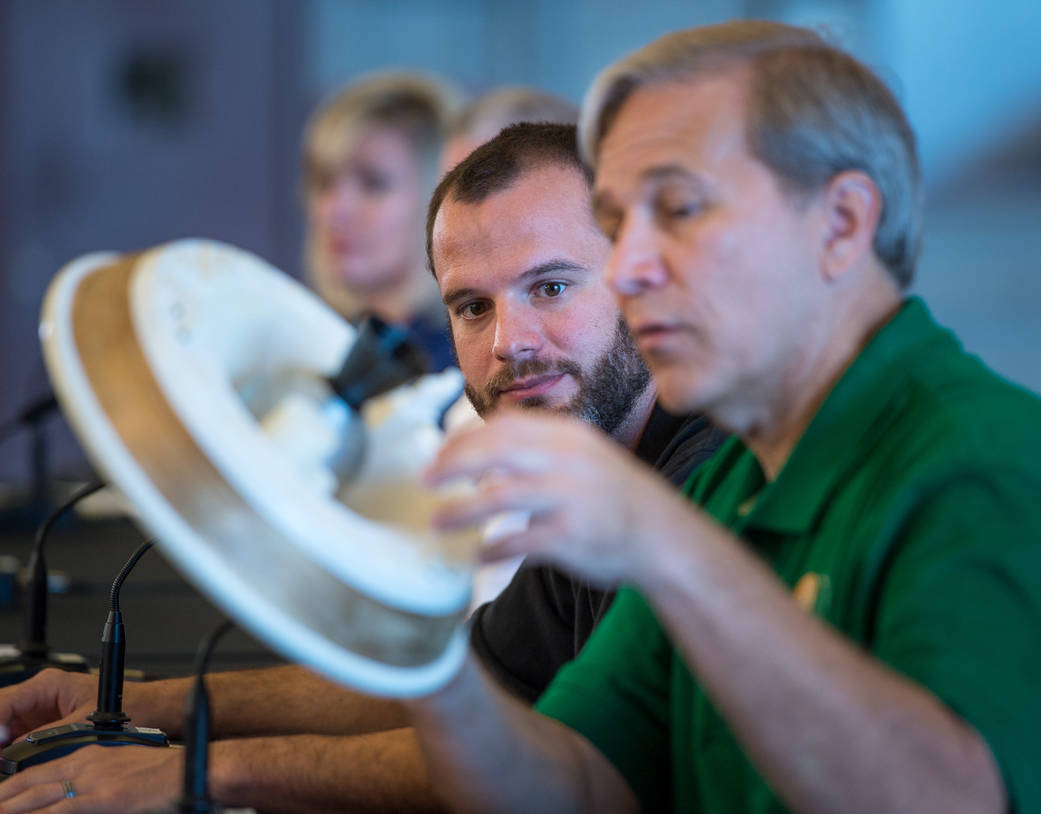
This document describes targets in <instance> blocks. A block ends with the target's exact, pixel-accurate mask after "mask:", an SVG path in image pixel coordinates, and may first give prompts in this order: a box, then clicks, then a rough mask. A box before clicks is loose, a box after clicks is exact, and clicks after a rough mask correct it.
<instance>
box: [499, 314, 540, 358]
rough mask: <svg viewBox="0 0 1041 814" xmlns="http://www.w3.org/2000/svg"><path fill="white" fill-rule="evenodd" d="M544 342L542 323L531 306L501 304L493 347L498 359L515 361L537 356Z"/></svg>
mask: <svg viewBox="0 0 1041 814" xmlns="http://www.w3.org/2000/svg"><path fill="white" fill-rule="evenodd" d="M542 343H543V337H542V330H541V325H540V323H539V319H538V316H537V315H536V314H535V313H533V310H532V309H531V308H527V307H524V306H522V305H519V304H513V303H505V304H500V305H499V307H498V309H497V311H496V319H495V344H494V346H493V348H492V352H493V353H494V354H495V357H496V358H497V359H499V360H501V361H514V360H521V359H526V358H530V357H534V356H537V355H538V352H539V351H540V350H541V348H542Z"/></svg>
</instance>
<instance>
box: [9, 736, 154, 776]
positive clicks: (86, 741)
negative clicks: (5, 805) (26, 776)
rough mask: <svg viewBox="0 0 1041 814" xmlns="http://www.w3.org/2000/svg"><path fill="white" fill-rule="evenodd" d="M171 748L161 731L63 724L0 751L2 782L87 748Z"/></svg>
mask: <svg viewBox="0 0 1041 814" xmlns="http://www.w3.org/2000/svg"><path fill="white" fill-rule="evenodd" d="M93 744H98V745H100V746H164V747H165V746H169V745H170V741H169V740H167V737H166V734H165V733H164V732H163V731H162V730H159V729H152V728H150V727H144V726H128V727H127V728H126V729H115V730H111V729H108V730H106V729H95V728H94V727H93V726H91V725H90V724H63V725H62V726H55V727H52V728H51V729H40V730H37V731H36V732H31V733H30V734H29V735H28V736H27V737H26V739H25V740H24V741H19V742H18V743H13V744H11V745H10V746H8V747H7V748H6V749H4V750H3V751H2V752H0V780H2V779H4V778H5V777H9V776H10V775H12V774H15V773H16V772H20V771H22V770H23V769H27V768H29V767H30V766H35V765H37V764H39V763H46V762H47V761H48V760H55V759H56V758H59V757H62V756H64V755H67V754H69V753H70V752H75V751H76V750H77V749H81V748H83V747H84V746H91V745H93Z"/></svg>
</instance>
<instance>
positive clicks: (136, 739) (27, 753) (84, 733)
mask: <svg viewBox="0 0 1041 814" xmlns="http://www.w3.org/2000/svg"><path fill="white" fill-rule="evenodd" d="M152 545H153V543H152V541H151V540H149V541H148V542H146V543H143V544H142V545H141V546H139V547H138V549H137V550H136V551H135V552H134V554H133V555H132V556H131V557H130V559H129V560H128V561H127V563H126V565H124V566H123V568H122V570H121V571H120V572H119V576H117V577H116V579H115V581H114V582H113V583H112V591H111V594H110V600H111V609H110V610H109V614H108V619H107V620H106V621H105V628H104V630H103V631H102V634H101V666H100V669H99V671H98V705H97V708H96V709H95V710H94V711H93V712H92V713H91V714H90V715H88V716H87V720H88V721H89V722H90V723H74V724H63V725H62V726H55V727H51V728H50V729H41V730H38V731H36V732H30V733H29V735H27V736H26V738H25V740H24V741H20V742H19V743H14V744H11V745H10V746H8V747H7V748H6V749H4V750H3V751H2V752H0V779H2V778H3V777H5V776H8V775H12V774H14V773H15V772H19V771H21V770H22V769H26V768H28V767H30V766H35V765H36V764H38V763H46V762H47V761H49V760H54V759H55V758H59V757H61V756H63V755H67V754H69V753H70V752H74V751H76V750H77V749H80V748H82V747H84V746H90V745H92V744H99V745H101V746H169V745H170V743H169V741H168V740H167V737H166V734H165V733H164V732H162V731H161V730H159V729H153V728H151V727H137V726H128V723H129V722H130V718H129V716H127V715H126V713H125V712H123V674H124V657H125V653H126V636H125V630H124V627H123V616H122V614H121V613H120V610H119V590H120V588H121V587H122V585H123V580H125V579H126V577H127V575H128V574H129V573H130V571H131V570H132V569H133V567H134V566H135V565H136V564H137V561H138V560H140V559H141V557H142V556H143V555H144V553H145V552H146V551H148V549H150V548H151V547H152Z"/></svg>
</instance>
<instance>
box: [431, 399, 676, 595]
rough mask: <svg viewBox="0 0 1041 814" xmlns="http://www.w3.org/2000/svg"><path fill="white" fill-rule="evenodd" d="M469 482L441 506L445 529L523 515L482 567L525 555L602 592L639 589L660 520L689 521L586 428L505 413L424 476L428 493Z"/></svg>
mask: <svg viewBox="0 0 1041 814" xmlns="http://www.w3.org/2000/svg"><path fill="white" fill-rule="evenodd" d="M458 477H469V478H474V479H476V480H477V481H478V483H477V487H476V489H475V490H474V491H473V492H471V493H470V494H468V495H466V496H465V497H460V498H456V499H453V500H450V501H446V502H445V503H444V504H443V505H442V507H441V509H440V511H439V512H438V513H437V516H436V518H435V522H436V523H437V524H438V525H439V526H440V527H442V528H443V529H446V530H450V529H459V528H463V527H465V526H469V525H474V524H478V523H482V522H484V521H485V520H488V519H489V518H491V517H493V516H495V515H497V514H499V513H501V512H505V511H510V510H522V511H528V512H530V513H531V521H530V523H529V525H528V527H527V529H525V530H523V531H519V532H517V533H514V534H508V535H506V536H504V537H501V538H498V539H497V540H496V542H495V543H494V544H492V545H489V546H487V547H486V548H485V549H484V550H483V551H482V557H483V558H484V559H501V558H504V557H509V556H513V555H516V554H529V555H534V556H536V557H539V558H540V559H546V560H551V561H553V562H555V563H557V564H559V565H562V566H564V567H565V568H566V569H568V570H570V571H573V572H576V573H579V574H581V575H582V576H584V577H586V578H587V579H589V580H591V581H594V582H599V583H601V584H612V583H617V582H619V581H622V580H626V581H631V582H639V581H640V577H641V576H642V570H643V569H645V568H647V567H648V566H651V565H653V563H654V559H655V558H653V557H648V556H647V551H646V547H647V546H649V545H654V544H655V543H656V542H657V539H658V538H657V535H655V534H654V529H653V528H652V526H653V525H654V524H655V522H656V521H657V519H659V518H663V517H665V516H675V515H676V514H680V515H683V516H685V517H687V518H688V519H689V520H691V521H695V522H696V518H695V517H694V512H693V511H692V510H691V509H690V507H689V506H688V505H687V504H686V502H685V501H683V500H682V498H681V497H680V496H679V495H678V494H677V493H676V492H675V490H673V489H671V488H670V487H669V485H668V484H666V483H665V482H664V481H662V480H661V479H660V478H659V477H658V476H657V475H655V474H654V473H653V472H652V471H651V470H650V469H648V468H647V467H645V466H644V465H642V464H641V463H640V462H638V461H637V460H635V459H634V458H633V456H632V455H630V454H628V453H627V452H625V451H624V450H623V449H621V448H620V447H619V446H618V445H617V444H615V443H613V442H611V441H610V440H609V439H608V438H607V437H605V436H604V435H603V434H602V433H600V432H598V431H597V430H595V429H593V428H592V427H590V426H588V425H587V424H585V423H583V422H580V421H577V420H575V419H570V418H566V417H561V416H553V415H545V414H536V413H533V412H524V413H522V412H520V411H516V410H503V411H501V412H500V413H499V414H497V415H496V416H495V417H494V418H492V419H491V420H490V421H488V423H487V424H485V425H483V426H478V427H474V428H471V429H467V430H463V431H460V432H459V433H457V434H456V435H454V436H452V437H450V438H449V439H448V440H447V441H446V443H445V445H444V446H443V447H442V449H441V451H440V453H439V454H438V457H437V460H436V461H435V463H434V465H433V466H432V467H431V468H430V469H429V470H428V472H427V482H428V484H430V485H432V486H437V485H440V484H445V483H448V482H450V481H451V480H453V479H454V478H458Z"/></svg>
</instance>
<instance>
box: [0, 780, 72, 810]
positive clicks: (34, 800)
mask: <svg viewBox="0 0 1041 814" xmlns="http://www.w3.org/2000/svg"><path fill="white" fill-rule="evenodd" d="M12 779H13V778H12ZM10 782H11V780H6V781H5V782H4V783H2V784H0V788H3V786H6V785H7V784H8V783H10ZM74 800H75V798H71V799H70V798H68V797H66V796H65V787H64V786H63V785H62V784H61V782H60V781H48V782H46V783H40V784H39V785H34V786H30V787H29V788H28V789H25V790H24V791H22V792H21V793H20V794H17V795H16V796H14V797H10V798H4V797H0V801H2V802H0V812H3V814H22V812H26V811H37V812H51V813H52V814H54V813H55V812H61V811H75V810H76V809H75V808H73V807H70V806H69V805H68V804H71V803H72V802H73V801H74ZM63 804H66V805H63Z"/></svg>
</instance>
